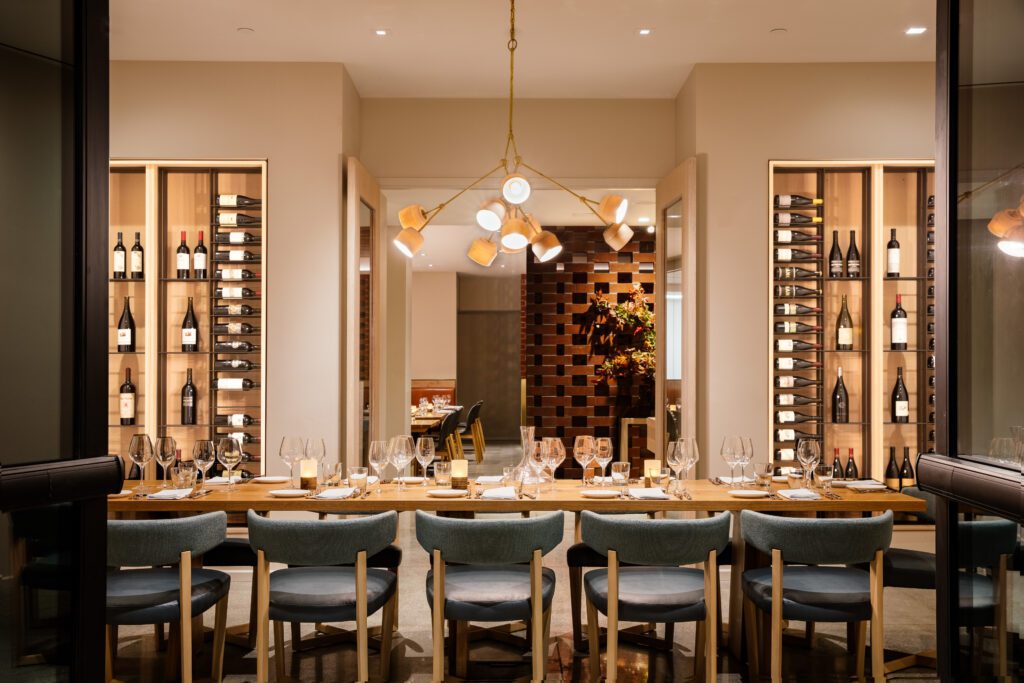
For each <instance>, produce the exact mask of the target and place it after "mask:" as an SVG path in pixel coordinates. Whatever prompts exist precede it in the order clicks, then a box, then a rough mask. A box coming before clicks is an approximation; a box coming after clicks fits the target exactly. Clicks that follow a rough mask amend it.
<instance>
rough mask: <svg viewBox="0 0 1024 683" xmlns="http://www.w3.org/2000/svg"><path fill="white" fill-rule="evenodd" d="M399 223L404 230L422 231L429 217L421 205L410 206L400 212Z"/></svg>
mask: <svg viewBox="0 0 1024 683" xmlns="http://www.w3.org/2000/svg"><path fill="white" fill-rule="evenodd" d="M398 222H399V223H400V224H401V226H402V227H403V228H412V229H413V230H422V229H423V226H424V225H426V223H427V215H426V213H425V212H424V211H423V207H422V206H420V205H419V204H410V205H409V206H407V207H405V208H404V209H402V210H401V211H399V212H398Z"/></svg>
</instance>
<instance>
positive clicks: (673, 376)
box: [661, 200, 683, 443]
mask: <svg viewBox="0 0 1024 683" xmlns="http://www.w3.org/2000/svg"><path fill="white" fill-rule="evenodd" d="M661 224H662V225H663V226H664V230H665V325H664V326H663V328H662V329H664V331H665V341H664V344H665V434H666V443H671V442H672V441H675V440H677V439H679V437H680V426H681V425H682V401H683V386H682V385H683V381H682V380H683V202H682V200H680V201H678V202H676V203H675V204H673V205H671V206H670V207H669V208H667V209H666V210H665V214H664V215H663V216H662V221H661Z"/></svg>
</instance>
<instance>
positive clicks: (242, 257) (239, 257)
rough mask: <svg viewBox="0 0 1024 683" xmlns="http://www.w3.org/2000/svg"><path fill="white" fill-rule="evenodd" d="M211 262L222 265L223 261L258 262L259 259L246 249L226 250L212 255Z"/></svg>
mask: <svg viewBox="0 0 1024 683" xmlns="http://www.w3.org/2000/svg"><path fill="white" fill-rule="evenodd" d="M213 260H214V261H216V262H218V263H223V262H225V261H229V262H232V263H240V262H244V261H259V260H260V257H259V256H258V255H257V254H254V253H252V252H251V251H249V250H248V249H228V250H226V251H225V250H221V251H215V252H214V253H213Z"/></svg>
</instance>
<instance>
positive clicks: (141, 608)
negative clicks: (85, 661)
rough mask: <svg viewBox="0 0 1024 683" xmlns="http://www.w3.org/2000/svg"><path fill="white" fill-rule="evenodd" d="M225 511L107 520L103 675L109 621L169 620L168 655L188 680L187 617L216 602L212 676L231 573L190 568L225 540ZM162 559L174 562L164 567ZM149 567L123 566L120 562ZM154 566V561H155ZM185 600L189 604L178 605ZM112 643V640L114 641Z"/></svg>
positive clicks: (216, 676)
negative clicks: (174, 655) (177, 655)
mask: <svg viewBox="0 0 1024 683" xmlns="http://www.w3.org/2000/svg"><path fill="white" fill-rule="evenodd" d="M226 528H227V515H226V514H225V513H223V512H211V513H208V514H205V515H198V516H195V517H180V518H175V519H155V520H131V521H129V520H110V521H108V522H107V565H108V566H109V567H111V569H110V570H109V571H108V572H107V615H106V621H107V648H106V659H107V680H108V681H109V680H110V678H111V676H112V669H113V661H112V657H113V651H112V648H111V645H112V644H111V640H113V638H112V632H113V629H112V627H114V626H121V625H140V624H164V623H170V624H171V643H172V644H173V645H174V647H171V648H169V652H168V657H171V656H172V652H173V650H174V649H178V650H179V651H180V655H181V672H180V680H182V681H185V683H189V682H190V681H191V680H192V638H191V633H192V618H193V617H197V616H199V615H201V614H203V613H204V612H206V611H207V610H208V609H210V608H211V607H213V606H214V605H216V607H217V610H216V616H215V627H214V637H213V680H214V681H219V680H220V679H221V674H222V672H223V666H224V630H225V620H226V618H227V603H228V591H229V589H230V587H231V577H230V576H228V575H227V574H225V573H224V572H220V571H216V570H214V569H193V568H192V559H193V557H195V556H199V555H202V554H203V553H205V552H206V551H208V550H210V549H211V548H214V547H215V546H217V545H218V544H219V543H221V542H222V541H223V540H224V534H225V530H226ZM162 565H177V567H176V568H175V567H164V566H162ZM143 566H145V567H151V568H145V569H124V567H143ZM154 566H155V567H154ZM185 604H188V605H190V608H189V609H182V606H183V605H185ZM114 646H115V647H116V644H115V645H114Z"/></svg>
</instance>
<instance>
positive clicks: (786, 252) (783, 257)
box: [775, 249, 793, 261]
mask: <svg viewBox="0 0 1024 683" xmlns="http://www.w3.org/2000/svg"><path fill="white" fill-rule="evenodd" d="M775 258H776V259H778V260H779V261H792V260H793V250H792V249H776V250H775Z"/></svg>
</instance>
